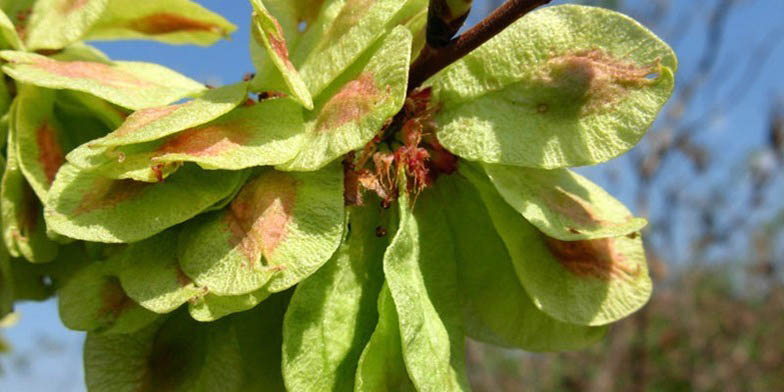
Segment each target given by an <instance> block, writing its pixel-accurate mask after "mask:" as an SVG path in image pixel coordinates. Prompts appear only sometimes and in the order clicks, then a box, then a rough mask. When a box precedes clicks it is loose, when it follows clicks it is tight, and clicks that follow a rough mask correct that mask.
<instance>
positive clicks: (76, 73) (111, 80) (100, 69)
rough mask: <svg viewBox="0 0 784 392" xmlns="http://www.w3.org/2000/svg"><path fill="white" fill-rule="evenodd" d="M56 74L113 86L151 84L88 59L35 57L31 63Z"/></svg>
mask: <svg viewBox="0 0 784 392" xmlns="http://www.w3.org/2000/svg"><path fill="white" fill-rule="evenodd" d="M32 65H33V66H34V67H37V68H40V69H43V70H44V71H46V72H50V73H53V74H56V75H60V76H63V77H66V78H72V79H91V80H96V81H98V82H101V83H103V84H106V85H108V86H112V87H115V88H139V87H150V86H152V84H151V83H150V82H147V81H145V80H141V79H139V78H137V77H136V76H134V75H131V74H129V73H127V72H124V71H121V70H118V69H115V68H113V67H112V66H111V65H107V64H103V63H94V62H89V61H56V60H50V59H48V58H41V59H37V60H35V61H34V62H33V64H32Z"/></svg>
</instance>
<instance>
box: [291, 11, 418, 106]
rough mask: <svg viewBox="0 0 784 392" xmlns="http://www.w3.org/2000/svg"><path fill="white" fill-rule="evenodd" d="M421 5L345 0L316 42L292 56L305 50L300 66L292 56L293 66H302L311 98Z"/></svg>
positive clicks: (300, 67) (319, 93) (392, 33)
mask: <svg viewBox="0 0 784 392" xmlns="http://www.w3.org/2000/svg"><path fill="white" fill-rule="evenodd" d="M422 5H423V4H422V1H419V0H407V1H401V0H348V1H345V2H344V3H343V6H342V8H341V9H340V12H339V13H338V14H337V15H336V16H335V17H334V19H331V22H330V23H329V25H328V27H327V28H326V29H325V30H322V34H319V39H318V41H317V42H313V43H312V44H309V45H304V46H303V47H298V48H297V52H296V53H295V56H296V55H301V54H304V53H305V50H307V57H306V59H305V60H304V61H303V62H301V63H300V62H298V61H296V57H295V61H294V63H295V64H301V66H299V67H298V68H299V70H300V73H301V74H302V77H303V79H304V80H305V83H306V84H307V86H308V89H309V90H310V93H311V94H312V95H313V97H319V96H320V95H321V94H322V92H323V91H324V90H326V89H327V88H328V87H329V86H330V85H331V84H332V83H333V81H335V80H336V79H338V77H339V76H340V75H341V74H343V73H344V72H345V70H346V69H348V68H349V67H350V66H351V65H352V64H354V63H355V62H356V61H357V60H358V59H359V58H360V57H361V56H362V55H363V54H364V53H365V51H367V50H369V49H370V48H372V46H373V44H374V43H375V42H376V41H378V40H379V38H381V37H383V36H384V35H385V34H388V35H392V36H394V35H395V34H399V33H395V32H394V31H395V29H396V28H397V27H396V26H397V25H398V24H400V23H401V22H402V20H401V19H404V18H406V17H408V16H410V15H411V14H415V13H416V12H417V11H419V9H421V8H422ZM385 39H389V38H385ZM396 39H398V40H403V39H404V38H402V37H399V36H398V37H396ZM399 44H400V43H398V45H399ZM393 88H394V86H393Z"/></svg>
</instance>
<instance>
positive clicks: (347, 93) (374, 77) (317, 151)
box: [279, 27, 411, 171]
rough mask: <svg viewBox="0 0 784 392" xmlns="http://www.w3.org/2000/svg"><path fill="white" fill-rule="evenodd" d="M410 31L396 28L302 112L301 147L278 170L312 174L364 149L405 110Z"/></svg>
mask: <svg viewBox="0 0 784 392" xmlns="http://www.w3.org/2000/svg"><path fill="white" fill-rule="evenodd" d="M410 52H411V33H409V32H408V30H406V29H405V28H404V27H399V28H397V29H395V30H394V31H393V32H392V33H390V34H389V36H388V37H387V38H386V39H385V40H384V41H383V42H381V44H380V47H379V48H378V50H377V51H374V52H371V53H372V56H371V57H369V58H367V59H364V60H362V61H360V62H359V63H358V64H356V65H355V66H353V67H352V70H351V72H348V73H347V74H346V75H344V76H343V78H344V79H345V80H344V79H341V80H339V81H338V82H336V83H335V84H334V86H332V87H331V88H330V90H329V91H327V92H325V93H324V94H323V95H322V97H323V98H319V99H318V100H317V101H316V110H315V111H313V112H310V113H308V114H306V116H308V117H306V119H305V121H306V136H305V138H306V140H305V143H304V146H303V148H302V149H301V150H300V151H299V153H298V154H297V156H296V157H295V158H294V159H292V160H291V161H290V162H288V163H286V164H284V165H280V166H279V167H280V168H281V169H282V170H302V171H312V170H316V169H319V168H321V167H324V166H325V165H327V164H328V163H329V162H331V161H333V160H335V159H337V158H339V157H341V156H342V155H343V154H346V153H347V152H349V151H353V150H357V149H360V148H362V147H363V146H364V145H365V144H366V143H367V142H369V141H370V140H371V139H373V136H375V135H376V133H378V131H379V130H381V128H382V126H383V125H384V123H385V122H386V121H387V120H389V119H390V118H392V116H394V115H395V114H396V113H397V112H398V111H399V110H400V108H401V107H402V106H403V101H404V99H405V95H406V84H407V81H408V64H409V56H410V55H411V53H410Z"/></svg>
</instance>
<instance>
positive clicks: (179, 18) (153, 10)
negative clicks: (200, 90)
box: [85, 0, 237, 46]
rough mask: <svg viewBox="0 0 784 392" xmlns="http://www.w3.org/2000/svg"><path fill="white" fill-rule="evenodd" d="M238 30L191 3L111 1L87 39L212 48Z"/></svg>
mask: <svg viewBox="0 0 784 392" xmlns="http://www.w3.org/2000/svg"><path fill="white" fill-rule="evenodd" d="M236 29H237V27H236V26H234V25H233V24H231V23H229V21H227V20H226V19H224V18H223V17H222V16H220V15H218V14H216V13H214V12H212V11H210V10H208V9H206V8H204V7H202V6H201V5H199V4H198V3H196V2H194V1H190V0H166V1H160V0H109V1H108V5H107V7H106V10H105V11H104V12H103V14H101V17H100V19H98V20H97V21H96V23H95V24H93V25H92V26H91V27H90V29H89V31H88V32H87V34H86V36H85V39H88V40H95V39H99V40H104V39H151V40H156V41H161V42H166V43H169V44H196V45H202V46H206V45H212V44H214V43H215V42H216V41H218V40H219V39H221V38H228V36H229V34H230V33H232V32H234V30H236Z"/></svg>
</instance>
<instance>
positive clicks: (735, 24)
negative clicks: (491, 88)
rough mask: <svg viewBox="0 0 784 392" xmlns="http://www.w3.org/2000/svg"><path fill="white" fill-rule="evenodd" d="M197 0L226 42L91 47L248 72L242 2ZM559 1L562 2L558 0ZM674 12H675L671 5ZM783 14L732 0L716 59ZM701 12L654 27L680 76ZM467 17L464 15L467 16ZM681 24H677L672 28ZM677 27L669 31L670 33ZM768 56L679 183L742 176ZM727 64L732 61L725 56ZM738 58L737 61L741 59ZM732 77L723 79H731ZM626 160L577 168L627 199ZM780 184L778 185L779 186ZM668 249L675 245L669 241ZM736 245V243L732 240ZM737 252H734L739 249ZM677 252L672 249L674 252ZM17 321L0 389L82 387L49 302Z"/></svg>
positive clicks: (207, 71) (780, 58) (763, 97)
mask: <svg viewBox="0 0 784 392" xmlns="http://www.w3.org/2000/svg"><path fill="white" fill-rule="evenodd" d="M200 2H201V3H202V4H204V5H205V6H207V7H208V8H211V9H213V10H215V11H217V12H219V13H221V14H222V15H224V16H225V17H227V18H228V19H229V20H231V21H232V22H234V23H235V24H237V25H238V26H239V27H240V28H239V30H238V31H237V32H236V33H235V34H234V36H233V37H232V39H231V40H230V41H223V42H221V43H219V44H217V45H215V46H213V47H210V48H206V49H205V48H200V47H192V46H167V45H161V44H155V43H147V42H111V43H99V44H97V46H98V47H99V48H100V49H102V50H104V51H105V52H106V53H107V54H109V55H110V56H111V57H112V58H114V59H118V60H136V61H149V62H156V63H160V64H164V65H166V66H168V67H170V68H173V69H175V70H177V71H179V72H181V73H183V74H186V75H188V76H190V77H192V78H194V79H196V80H199V81H202V82H205V83H210V84H216V85H220V84H224V83H231V82H236V81H238V80H240V79H241V78H242V76H243V74H245V73H246V72H251V71H252V69H253V68H252V65H251V62H250V58H249V56H248V52H247V47H248V31H249V30H248V16H249V12H250V6H249V5H248V3H247V2H246V1H244V0H233V1H227V0H223V1H215V0H211V1H210V0H201V1H200ZM671 2H672V3H673V4H674V6H675V7H676V9H678V10H682V11H683V12H687V11H688V10H689V9H690V8H691V7H700V6H701V4H702V6H704V5H705V4H709V3H713V0H700V1H692V0H671ZM476 3H477V5H476V7H477V9H476V11H477V12H476V13H475V15H474V16H472V19H471V20H476V16H477V15H478V14H481V13H482V12H483V10H482V9H483V8H484V4H483V3H484V2H483V1H481V0H478V1H476ZM560 3H565V1H561V2H560ZM673 14H674V15H675V16H676V17H677V15H680V14H682V12H674V13H673ZM782 16H784V1H781V0H757V1H745V2H740V3H739V5H738V6H737V8H736V9H735V10H734V11H733V13H732V15H731V17H730V24H729V27H728V30H727V31H726V34H727V35H728V39H727V46H726V47H725V48H724V49H723V50H722V52H721V53H720V54H719V55H720V56H721V58H722V59H746V58H748V57H749V56H750V55H751V53H750V52H751V50H752V46H753V45H754V43H755V42H758V41H759V39H760V37H761V36H763V35H764V34H767V33H768V32H769V31H772V30H773V29H775V28H777V27H778V26H780V24H781V18H782ZM706 19H707V16H702V17H700V16H698V17H697V18H696V19H695V20H689V21H686V23H687V24H688V25H685V26H681V25H680V24H682V23H683V22H684V21H675V20H673V21H666V22H665V23H663V24H662V28H661V30H659V31H656V32H657V33H658V34H660V35H662V36H663V37H664V38H665V40H667V41H668V42H677V45H675V49H676V51H677V52H678V54H679V58H680V70H679V77H687V76H688V75H690V74H691V73H692V72H694V70H695V68H696V60H697V58H696V57H697V55H698V49H699V48H700V47H701V44H702V42H703V40H704V39H705V37H704V34H703V29H704V25H705V22H706ZM469 23H471V21H469ZM679 27H682V28H679ZM674 31H677V32H678V33H677V35H673V32H674ZM772 50H773V53H772V54H771V55H770V58H769V60H768V64H767V66H765V67H764V68H762V69H761V70H760V71H759V72H760V75H759V76H758V78H757V81H756V82H755V84H753V85H750V86H748V88H749V89H750V90H751V91H750V93H749V94H748V95H747V96H746V97H745V99H744V100H741V101H738V102H731V105H730V106H728V107H727V109H726V110H725V111H722V113H720V115H718V116H716V117H714V118H712V119H711V121H710V122H709V123H707V124H706V125H705V126H706V129H705V132H702V136H701V137H700V141H701V142H703V143H705V144H706V145H707V146H709V147H710V150H711V151H712V152H714V153H715V154H716V155H717V156H718V159H719V165H721V166H722V168H721V170H719V173H718V174H716V175H714V176H708V178H701V179H698V180H695V181H684V184H685V185H684V186H687V187H693V188H697V189H698V188H699V187H708V186H711V185H716V182H720V183H719V184H718V185H722V183H721V181H727V180H726V177H727V176H726V173H727V172H729V171H737V173H738V175H737V176H734V177H735V179H738V180H742V179H743V178H745V177H746V176H747V174H746V173H745V171H743V170H741V169H739V168H738V162H743V161H744V160H745V156H746V155H748V154H749V153H750V151H752V150H754V149H755V148H756V146H759V145H760V144H762V143H764V140H765V137H766V133H765V132H766V125H767V124H766V121H767V116H768V108H769V103H770V102H771V101H772V100H773V99H776V98H777V97H778V98H781V97H782V96H784V78H782V77H781V70H782V69H784V44H782V45H777V46H775V47H774V48H773V49H772ZM730 63H732V62H731V61H730ZM741 64H742V63H741ZM731 82H732V81H731V80H730V81H728V83H731ZM725 86H726V84H724V83H722V84H720V85H716V86H711V87H709V88H707V89H705V90H704V91H702V92H701V93H700V94H699V95H698V97H697V100H696V101H695V103H696V106H695V107H694V108H691V109H690V114H689V116H694V117H696V116H698V114H699V113H700V112H701V111H702V110H704V106H705V105H706V104H707V102H709V101H710V99H711V97H712V96H714V95H716V94H725V93H726V91H725ZM627 165H628V162H624V160H623V158H621V159H620V160H618V162H614V163H610V164H608V165H607V166H605V167H602V168H591V169H587V170H585V172H586V173H588V174H589V175H590V176H591V177H593V178H594V179H595V180H596V181H597V182H599V183H601V184H603V185H606V186H607V187H608V188H609V189H611V190H612V191H613V193H615V194H616V195H617V196H618V197H619V198H620V199H622V200H623V201H624V202H626V203H627V204H633V195H631V194H629V192H626V191H625V189H624V187H623V186H622V184H623V181H626V180H629V176H631V173H629V172H628V171H626V172H624V167H626V166H627ZM607 167H617V168H619V170H620V171H621V177H620V178H621V180H620V181H621V185H620V186H619V185H618V184H617V183H611V182H609V181H608V180H607V178H606V177H605V176H604V173H605V170H606V168H607ZM665 170H666V171H667V176H665V177H666V181H679V180H684V179H688V178H691V176H693V173H691V171H690V169H688V165H687V164H686V163H685V162H682V161H678V160H674V162H672V163H671V165H670V166H668V167H666V168H665ZM726 186H727V192H730V193H732V192H744V191H747V190H744V188H743V187H742V186H735V185H733V184H732V183H727V184H726ZM779 189H781V187H779ZM656 203H657V204H656V206H657V207H655V208H658V209H663V208H666V205H664V204H662V203H663V201H662V200H658V201H656ZM693 219H694V218H693V217H690V216H689V215H688V214H685V215H684V216H683V217H682V218H680V219H679V220H678V224H679V225H683V227H684V229H683V230H684V232H688V227H690V225H694V224H695V223H694V221H693ZM673 246H674V247H675V248H677V247H678V246H679V245H677V244H674V245H673ZM738 247H741V245H738ZM739 251H742V249H740V250H739ZM676 253H677V252H676ZM18 310H19V312H20V313H21V317H22V318H21V322H20V323H19V324H18V325H17V326H16V327H14V328H11V329H8V330H5V331H4V332H3V333H4V335H5V336H6V337H7V338H8V339H9V340H10V341H11V342H12V343H13V344H14V346H15V350H16V351H15V354H13V355H10V356H4V357H2V359H0V366H2V368H3V369H4V370H5V374H4V375H2V376H0V391H24V392H28V391H31V392H35V391H54V390H56V391H62V392H69V391H82V390H84V385H83V381H82V378H83V374H82V363H81V342H82V334H81V333H76V332H71V331H68V330H66V329H65V328H64V327H63V326H62V325H61V324H60V321H59V319H58V316H57V310H56V303H55V302H54V301H48V302H45V303H42V304H23V305H21V306H19V308H18Z"/></svg>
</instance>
